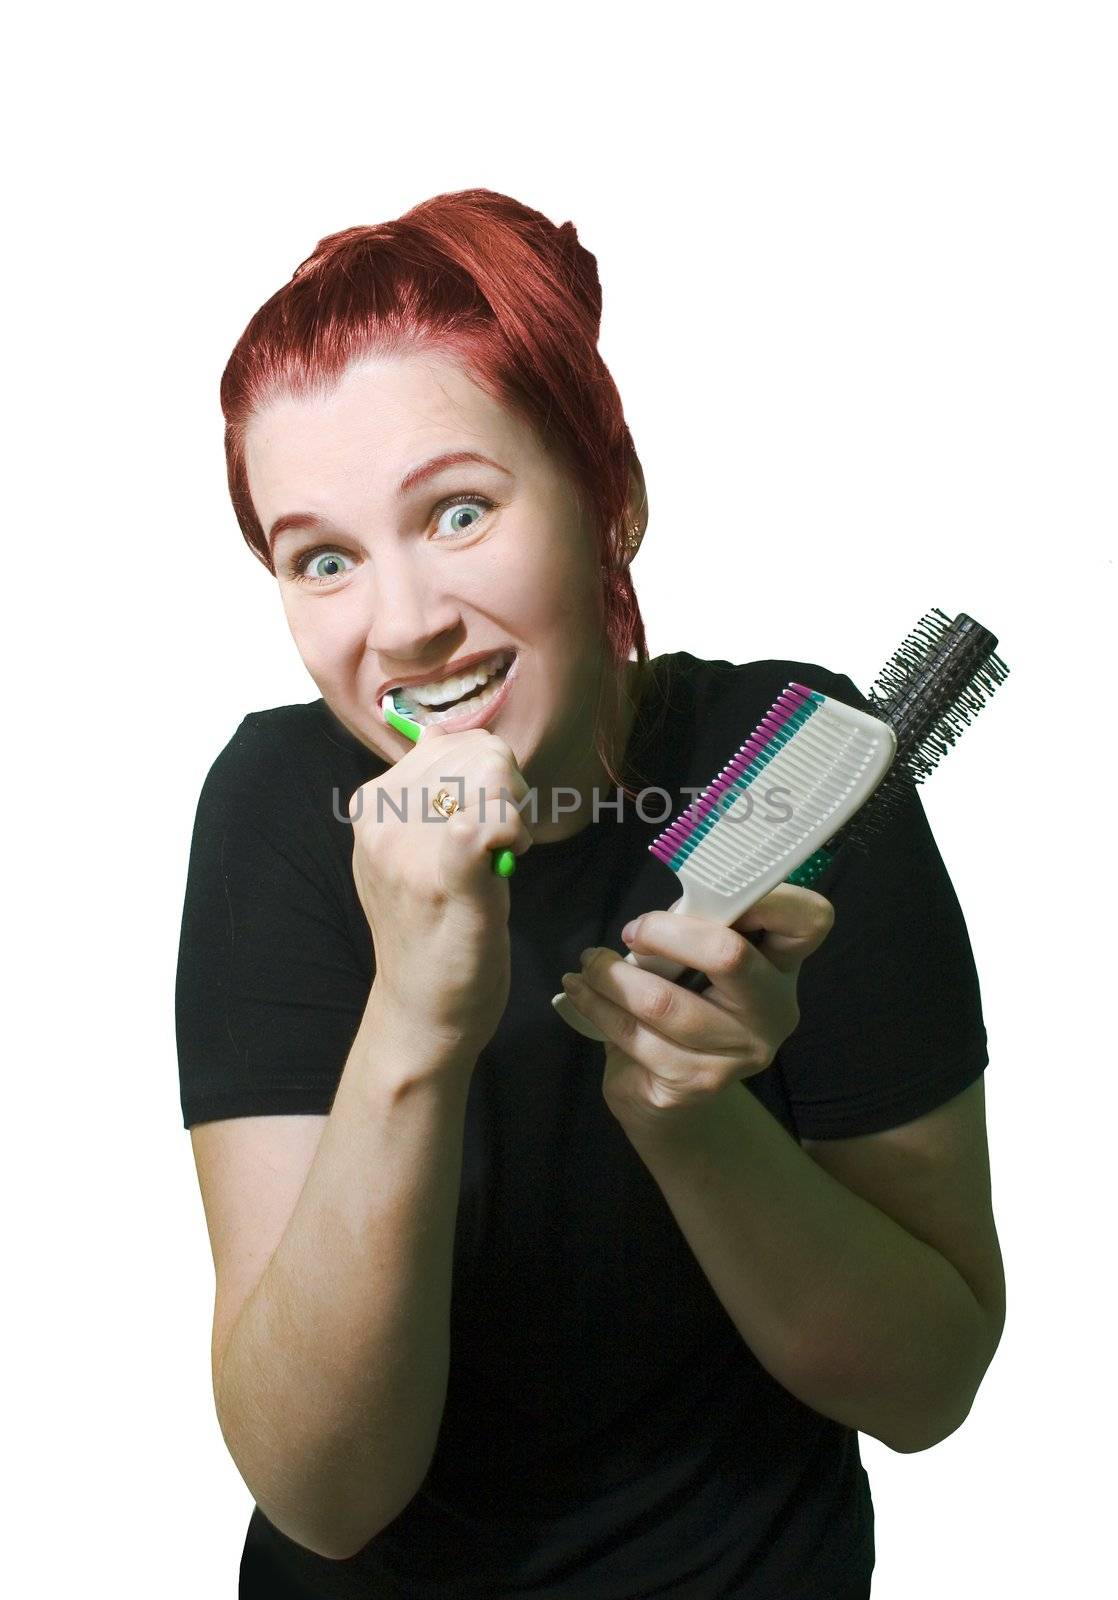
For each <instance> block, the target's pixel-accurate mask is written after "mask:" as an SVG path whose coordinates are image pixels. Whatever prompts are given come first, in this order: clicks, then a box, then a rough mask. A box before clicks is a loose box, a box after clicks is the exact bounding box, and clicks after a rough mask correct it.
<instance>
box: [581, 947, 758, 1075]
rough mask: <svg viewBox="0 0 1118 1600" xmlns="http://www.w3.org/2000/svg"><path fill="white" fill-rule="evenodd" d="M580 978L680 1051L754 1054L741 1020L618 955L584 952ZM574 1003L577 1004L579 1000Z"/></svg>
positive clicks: (606, 952)
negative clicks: (751, 1052) (751, 1051)
mask: <svg viewBox="0 0 1118 1600" xmlns="http://www.w3.org/2000/svg"><path fill="white" fill-rule="evenodd" d="M578 976H579V977H580V978H581V979H582V980H583V982H584V984H585V985H586V989H587V990H589V991H590V992H591V995H592V997H600V998H601V999H603V1000H605V1001H606V1002H608V1003H609V1004H610V1005H613V1006H618V1007H620V1008H621V1009H622V1010H624V1011H625V1012H627V1013H628V1014H629V1015H630V1016H632V1017H635V1018H636V1020H637V1021H638V1022H639V1023H642V1024H643V1025H644V1026H645V1027H646V1028H648V1029H650V1030H652V1031H653V1032H654V1033H655V1034H656V1035H657V1036H658V1037H660V1038H661V1039H663V1040H665V1041H666V1042H668V1043H670V1044H673V1045H676V1046H678V1048H679V1049H681V1050H685V1051H688V1052H696V1053H698V1054H702V1055H708V1056H709V1055H734V1056H741V1055H742V1054H743V1053H744V1054H749V1052H750V1050H751V1047H752V1043H753V1041H752V1040H751V1037H750V1036H749V1035H748V1033H747V1032H746V1030H745V1029H744V1028H743V1026H742V1022H741V1019H740V1017H738V1016H735V1015H733V1014H731V1013H730V1012H727V1011H724V1010H722V1009H721V1008H720V1007H718V1006H714V1005H711V1003H710V1002H709V1001H708V1000H704V999H702V998H701V997H700V996H699V995H696V994H691V993H689V991H688V990H686V989H681V988H680V986H679V985H678V984H676V983H672V982H671V981H670V980H669V979H667V978H661V977H660V976H659V975H658V974H656V973H654V972H646V971H644V970H643V969H642V968H641V967H635V966H633V964H632V963H631V962H629V961H625V960H623V959H622V957H621V956H619V955H618V954H617V953H616V951H614V950H600V949H593V950H588V951H586V952H585V955H584V959H583V963H582V970H581V972H580V973H579V974H578ZM579 992H584V991H579ZM573 998H574V996H573V995H572V999H573ZM575 1004H576V1005H577V1004H579V1002H578V1001H577V1000H575ZM591 1020H595V1019H593V1018H592V1019H591Z"/></svg>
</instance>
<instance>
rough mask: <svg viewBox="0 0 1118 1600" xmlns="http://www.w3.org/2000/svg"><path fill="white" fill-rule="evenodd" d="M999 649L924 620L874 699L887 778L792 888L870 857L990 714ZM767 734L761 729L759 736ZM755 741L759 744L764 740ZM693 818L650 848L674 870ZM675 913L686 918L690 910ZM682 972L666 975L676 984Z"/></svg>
mask: <svg viewBox="0 0 1118 1600" xmlns="http://www.w3.org/2000/svg"><path fill="white" fill-rule="evenodd" d="M997 644H998V641H997V639H996V637H995V636H994V635H993V634H992V633H991V632H990V631H989V630H988V629H987V628H984V627H982V625H981V624H980V623H978V622H976V621H975V620H974V618H973V617H970V616H968V615H967V614H966V612H960V613H959V615H958V616H957V617H956V618H955V620H954V622H951V621H950V620H949V618H948V616H947V613H946V612H944V611H941V610H939V608H938V607H934V608H933V609H932V610H931V611H928V612H926V613H925V614H924V616H923V617H921V619H920V621H919V622H918V623H917V624H916V626H915V628H913V629H912V631H911V632H910V633H909V635H908V636H907V638H906V639H904V640H903V641H902V643H901V645H900V646H899V647H898V649H897V650H896V651H894V653H893V655H892V656H891V657H890V659H889V661H887V662H886V664H885V666H884V667H883V668H882V670H881V672H880V673H879V674H878V677H877V679H876V680H875V683H874V685H873V687H872V688H871V689H870V692H869V694H868V696H867V699H868V700H869V702H870V705H871V708H872V714H873V716H874V717H876V718H878V719H879V720H880V721H881V723H882V724H883V725H884V726H886V727H887V728H888V729H889V730H890V731H891V732H892V734H893V737H894V739H895V741H896V748H895V753H894V758H893V762H892V766H891V768H890V770H889V772H888V775H887V777H886V778H885V780H884V781H883V782H881V783H880V784H879V786H878V787H877V788H876V790H874V791H873V793H872V794H870V795H869V796H868V797H867V799H866V800H863V801H862V802H861V809H858V807H855V808H854V811H852V812H851V813H850V815H849V819H848V820H847V822H846V823H845V824H843V825H840V826H838V827H837V828H836V830H835V831H834V832H833V833H832V834H831V836H830V837H829V838H828V839H826V841H825V842H824V843H823V844H821V845H820V846H819V848H818V849H816V850H815V851H814V853H812V854H809V855H807V857H806V859H802V860H801V864H800V865H799V866H798V867H797V868H796V869H795V871H793V872H791V873H790V874H789V875H788V877H787V878H786V879H785V882H787V883H791V884H797V885H800V886H802V887H813V886H814V885H816V884H817V883H818V882H819V880H820V879H821V878H822V877H823V876H824V875H825V874H826V872H827V870H828V868H829V867H830V866H831V865H832V864H833V862H834V859H835V856H836V854H837V853H838V851H839V849H840V848H842V847H843V846H847V847H849V848H856V849H859V850H864V849H865V848H866V846H867V844H868V843H869V841H870V840H871V839H872V837H873V835H874V834H875V833H877V832H878V831H879V830H880V828H881V827H882V826H884V825H885V823H886V822H887V821H888V820H890V819H891V818H892V817H893V816H894V815H895V814H896V811H897V808H898V806H899V805H900V804H901V803H903V800H904V797H905V795H906V792H908V791H910V790H911V789H912V787H913V786H914V785H916V784H919V783H923V782H924V780H925V779H926V778H928V777H929V776H930V775H931V774H932V772H934V771H935V768H936V765H937V763H938V761H939V759H940V757H941V756H942V755H944V754H945V753H946V751H947V750H948V749H949V748H950V747H951V746H952V745H954V744H955V742H956V740H957V739H958V738H959V736H960V734H961V733H962V731H963V729H964V727H965V726H966V725H968V724H969V723H970V721H971V717H972V716H973V715H975V714H977V712H979V711H980V710H981V709H982V707H983V706H984V705H985V703H986V699H987V697H988V696H989V695H991V694H993V692H994V691H995V689H997V687H998V685H999V684H1001V683H1003V682H1004V681H1005V679H1006V677H1007V676H1008V673H1009V668H1008V667H1007V666H1006V664H1005V662H1004V661H1002V660H1001V659H1000V657H999V656H997V655H996V654H995V651H996V649H997ZM777 703H778V704H779V701H778V702H777ZM771 715H772V713H771V712H770V716H771ZM761 727H762V728H763V727H764V722H762V724H761ZM760 731H761V729H760V728H759V729H758V730H757V732H758V733H760ZM753 737H754V739H755V738H756V737H757V734H754V736H753ZM739 754H740V752H739ZM732 765H733V763H731V766H732ZM727 770H728V769H727ZM715 782H716V783H717V782H718V780H715ZM714 787H715V785H714V784H712V785H711V786H710V788H709V789H708V790H707V791H706V794H704V796H703V799H706V797H707V795H709V794H710V792H711V790H713V789H714ZM867 802H868V803H867ZM689 815H690V813H685V814H684V817H682V818H679V819H677V821H676V822H675V823H673V824H672V825H671V827H670V828H668V829H667V830H665V832H664V833H662V834H660V836H659V837H658V838H657V839H655V840H653V842H652V844H651V845H650V846H649V849H650V850H651V851H652V853H653V854H655V855H657V856H658V857H659V859H661V860H665V859H666V860H667V864H668V865H669V866H671V865H673V864H674V863H673V861H672V860H671V859H668V858H667V857H666V856H665V854H664V851H665V849H671V848H672V847H673V843H674V841H672V840H671V839H669V837H668V836H669V835H672V834H673V833H674V831H675V830H676V829H679V828H680V825H681V824H684V823H685V820H686V818H687V817H688V816H689ZM692 831H694V830H692ZM723 831H725V830H723ZM772 886H773V885H772V884H770V885H768V887H766V888H765V889H764V890H763V891H762V892H763V893H768V888H769V887H772ZM760 897H761V896H760V894H759V893H754V894H753V895H752V896H751V898H750V900H749V901H748V903H747V904H744V905H743V906H742V910H748V909H749V905H752V904H754V903H755V901H756V900H758V899H759V898H760ZM672 909H673V910H677V909H678V910H682V909H683V906H682V904H680V905H679V906H673V907H672ZM740 915H741V912H740V911H739V912H735V913H734V915H733V916H732V917H729V918H726V919H722V918H719V920H720V921H722V920H725V922H727V923H729V922H732V921H734V920H736V918H737V917H738V916H740ZM626 960H632V961H633V963H634V965H638V966H644V967H649V968H650V969H652V970H659V969H660V968H661V967H664V966H665V965H668V964H666V963H663V962H659V963H655V962H654V961H653V960H651V959H649V958H637V957H635V956H634V955H633V954H632V953H630V955H629V956H627V957H626ZM678 970H679V969H678V968H677V969H676V972H666V973H665V974H664V975H665V976H672V977H674V976H676V973H677V972H678ZM676 981H677V982H679V984H680V986H681V987H683V988H686V989H690V990H692V991H694V992H696V993H701V992H702V990H704V989H707V988H709V987H710V979H709V978H708V977H707V976H706V974H705V973H703V972H696V971H695V970H694V969H691V968H689V969H687V970H686V972H685V973H684V975H683V976H682V977H677V978H676ZM564 1002H566V1004H564ZM552 1004H553V1005H554V1006H555V1009H556V1010H557V1011H558V1012H559V1013H560V1015H561V1016H563V1017H564V1018H565V1020H566V1021H568V1022H570V1023H571V1025H572V1026H573V1027H575V1028H577V1029H578V1031H579V1032H584V1033H586V1036H587V1037H588V1038H597V1037H599V1036H598V1034H597V1030H592V1031H590V1032H587V1029H588V1028H590V1024H587V1023H585V1021H584V1019H583V1018H581V1017H579V1016H578V1015H577V1013H575V1012H574V1008H573V1007H572V1006H570V1004H569V1002H567V997H566V995H557V996H556V997H555V1000H553V1002H552Z"/></svg>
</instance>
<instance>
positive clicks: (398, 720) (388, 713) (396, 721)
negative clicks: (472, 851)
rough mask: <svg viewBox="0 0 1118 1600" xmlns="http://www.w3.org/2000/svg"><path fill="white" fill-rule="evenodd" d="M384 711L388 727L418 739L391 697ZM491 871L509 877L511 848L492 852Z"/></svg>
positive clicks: (512, 858)
mask: <svg viewBox="0 0 1118 1600" xmlns="http://www.w3.org/2000/svg"><path fill="white" fill-rule="evenodd" d="M381 709H382V710H383V711H384V720H385V722H387V723H388V726H389V727H390V728H395V729H396V732H397V733H402V734H403V735H404V738H405V739H410V740H411V742H412V744H415V743H417V742H418V739H419V723H418V722H413V721H412V719H411V717H405V716H402V715H401V714H400V712H399V711H397V710H396V707H395V705H394V703H393V702H392V699H391V697H389V699H388V703H387V704H386V705H384V706H382V708H381ZM493 871H494V872H495V873H496V874H497V876H498V878H511V877H512V875H513V873H514V872H515V871H516V854H515V852H514V851H512V850H508V849H500V850H494V852H493Z"/></svg>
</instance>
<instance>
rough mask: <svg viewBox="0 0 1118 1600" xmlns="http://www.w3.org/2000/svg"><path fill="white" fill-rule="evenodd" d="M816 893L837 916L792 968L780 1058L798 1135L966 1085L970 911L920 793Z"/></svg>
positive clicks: (857, 700) (974, 1063) (840, 689)
mask: <svg viewBox="0 0 1118 1600" xmlns="http://www.w3.org/2000/svg"><path fill="white" fill-rule="evenodd" d="M825 677H826V678H828V679H829V680H830V682H829V683H828V682H825V681H821V682H819V683H818V685H815V684H813V687H814V686H817V687H819V688H820V689H821V690H822V691H823V693H825V694H832V693H833V694H834V695H835V696H836V698H838V699H840V700H843V701H845V702H846V703H847V704H849V705H853V706H858V707H860V708H861V709H863V710H867V709H869V702H868V701H867V699H866V698H865V696H863V695H862V694H861V693H860V692H859V691H858V690H857V688H856V687H855V685H854V683H853V682H852V680H851V679H850V678H847V677H842V676H839V675H835V674H826V675H825ZM806 681H808V682H812V680H811V679H810V678H809V679H807V680H806ZM819 893H820V894H822V895H824V896H825V897H826V898H827V899H828V900H830V901H831V903H832V905H833V906H834V908H835V921H834V925H833V927H832V929H831V931H830V933H829V934H828V936H827V938H826V940H825V941H824V942H823V944H822V945H821V946H820V948H819V949H818V950H817V951H816V952H815V954H814V955H813V956H811V957H810V958H809V959H808V960H807V961H805V962H804V964H803V967H802V968H801V970H800V976H799V983H798V999H799V1006H800V1022H799V1025H798V1027H797V1028H796V1031H795V1033H793V1034H792V1035H791V1037H790V1038H789V1039H788V1040H786V1041H785V1043H784V1045H782V1046H781V1049H780V1051H779V1052H778V1055H777V1059H776V1063H774V1065H776V1066H777V1067H778V1069H779V1071H780V1072H781V1074H782V1077H783V1082H784V1087H785V1092H786V1094H787V1098H788V1103H789V1105H790V1107H791V1110H792V1115H793V1117H794V1120H795V1124H796V1129H797V1132H798V1134H799V1136H800V1137H801V1138H810V1139H838V1138H849V1137H853V1136H855V1135H857V1134H866V1133H879V1132H881V1131H882V1130H884V1129H886V1128H893V1127H898V1126H900V1125H901V1124H902V1123H905V1122H910V1121H912V1120H914V1119H915V1118H916V1117H920V1116H923V1115H924V1114H925V1113H926V1112H928V1111H932V1110H934V1109H935V1108H936V1107H937V1106H939V1105H942V1104H943V1103H944V1102H945V1101H947V1100H950V1099H952V1098H953V1097H954V1096H955V1095H957V1094H960V1093H961V1092H962V1091H963V1090H964V1089H965V1088H967V1087H968V1085H969V1084H971V1083H973V1082H974V1081H975V1080H976V1079H977V1078H979V1077H980V1076H981V1075H982V1073H983V1071H984V1069H985V1067H986V1065H987V1064H988V1061H989V1055H988V1052H987V1039H986V1028H985V1025H984V1022H983V1016H982V1002H981V994H980V989H979V981H978V973H977V971H976V968H975V963H974V957H973V954H972V951H971V944H970V938H969V935H968V933H967V926H966V922H965V920H964V917H963V912H962V909H961V907H960V905H959V901H958V898H957V896H956V894H955V890H954V887H953V886H952V883H951V879H950V877H949V876H948V873H947V868H946V866H945V865H944V862H943V858H942V856H941V855H940V852H939V849H938V847H937V845H936V842H935V839H934V838H933V836H932V831H931V828H930V826H929V824H928V819H927V817H926V815H925V812H924V807H923V804H922V802H921V800H920V792H919V790H917V789H913V788H911V787H910V788H909V789H908V791H907V795H906V798H905V800H904V802H903V804H902V805H901V806H900V808H899V810H898V813H897V815H896V816H895V817H892V818H891V819H890V821H889V822H888V824H887V825H886V826H885V828H884V829H883V831H882V832H881V833H880V834H878V835H874V836H873V837H872V838H871V839H869V840H868V842H867V845H866V848H865V850H864V851H863V850H859V849H855V848H848V849H846V850H844V851H842V852H841V853H840V854H839V856H837V857H836V860H835V863H834V865H833V867H832V868H831V869H830V872H829V875H828V877H826V878H825V879H823V880H822V881H821V882H820V884H819Z"/></svg>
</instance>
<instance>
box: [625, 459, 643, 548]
mask: <svg viewBox="0 0 1118 1600" xmlns="http://www.w3.org/2000/svg"><path fill="white" fill-rule="evenodd" d="M625 509H626V516H625V526H626V527H627V528H631V527H632V526H633V524H634V523H636V525H637V527H638V528H639V529H640V531H641V533H642V534H643V533H644V530H645V528H646V527H647V526H648V490H647V488H646V487H645V481H644V468H643V467H642V466H641V463H640V457H639V456H638V455H637V452H636V451H635V450H634V451H633V460H632V465H631V466H630V468H629V498H628V501H627V503H626V508H625Z"/></svg>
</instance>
